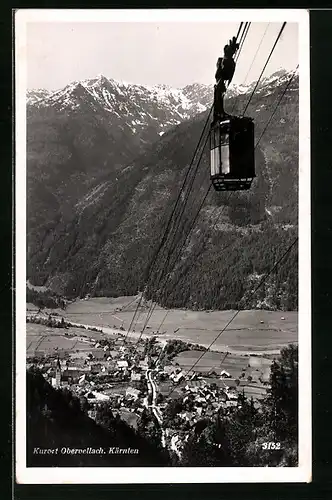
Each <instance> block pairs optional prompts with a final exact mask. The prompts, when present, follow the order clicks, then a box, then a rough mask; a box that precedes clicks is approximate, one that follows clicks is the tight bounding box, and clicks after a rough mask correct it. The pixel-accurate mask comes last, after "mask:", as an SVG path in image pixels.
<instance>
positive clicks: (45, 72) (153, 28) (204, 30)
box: [26, 21, 298, 90]
mask: <svg viewBox="0 0 332 500" xmlns="http://www.w3.org/2000/svg"><path fill="white" fill-rule="evenodd" d="M281 25H282V23H281V22H271V23H267V22H252V23H251V26H250V30H249V32H248V35H247V38H246V42H245V44H244V47H243V50H242V52H241V54H240V56H239V60H238V64H237V68H236V71H235V75H234V79H233V81H234V82H235V83H237V84H244V83H250V82H251V81H253V80H256V79H257V78H258V76H259V74H260V72H261V70H262V68H263V66H264V64H265V61H266V59H267V57H268V55H269V53H270V50H271V48H272V46H273V44H274V41H275V39H276V37H277V35H278V32H279V30H280V28H281ZM238 27H239V23H234V22H226V23H220V22H204V23H203V22H201V23H199V22H187V23H185V22H49V21H42V22H41V21H39V22H28V23H27V30H26V43H27V87H28V89H33V88H35V89H36V88H45V89H48V90H56V89H59V88H62V87H64V86H65V85H67V84H69V83H71V82H73V81H76V80H83V79H87V78H94V77H96V76H97V75H100V74H103V75H104V76H106V77H107V78H113V79H115V80H120V81H125V82H129V83H137V84H144V85H155V84H166V85H169V86H171V87H177V88H180V87H184V86H185V85H188V84H191V83H194V82H198V83H204V84H213V83H214V74H215V69H216V61H217V58H218V57H219V56H221V55H222V53H223V47H224V45H225V44H226V43H227V42H228V40H229V38H231V37H232V36H235V35H236V33H237V30H238ZM260 44H261V45H260ZM259 45H260V48H259V50H258V52H257V49H258V47H259ZM297 64H298V24H297V23H295V22H292V23H287V24H286V27H285V29H284V32H283V34H282V37H281V39H280V41H279V42H278V44H277V46H276V49H275V51H274V52H273V55H272V57H271V60H270V62H269V64H268V67H267V69H266V72H265V73H264V75H266V76H268V75H269V74H272V73H273V72H275V71H276V70H278V69H279V68H285V69H287V70H292V69H295V67H296V66H297Z"/></svg>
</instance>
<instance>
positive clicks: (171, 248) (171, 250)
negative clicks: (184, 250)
mask: <svg viewBox="0 0 332 500" xmlns="http://www.w3.org/2000/svg"><path fill="white" fill-rule="evenodd" d="M209 135H210V133H209V132H208V134H207V136H206V138H205V142H204V144H203V146H202V149H201V152H200V155H199V159H198V161H197V165H196V169H195V172H194V174H193V177H192V179H191V184H190V186H189V189H188V191H187V197H186V200H185V202H184V204H183V206H182V210H181V213H180V216H179V218H178V224H177V227H176V229H175V231H174V233H173V237H172V240H171V242H170V245H169V248H168V252H167V253H166V259H165V263H164V265H163V269H165V268H166V267H167V265H168V263H169V259H170V258H171V256H172V255H173V253H174V251H175V248H176V244H177V243H176V241H175V239H176V236H177V231H178V230H179V227H180V221H181V219H182V217H183V214H184V211H185V208H186V206H187V203H188V199H189V196H190V192H191V190H192V187H193V184H194V182H195V179H196V175H197V172H198V168H199V165H200V162H201V160H202V156H203V153H204V150H205V147H206V144H207V142H208V139H209ZM163 269H162V270H161V274H159V276H158V283H159V282H160V280H161V279H162V274H163Z"/></svg>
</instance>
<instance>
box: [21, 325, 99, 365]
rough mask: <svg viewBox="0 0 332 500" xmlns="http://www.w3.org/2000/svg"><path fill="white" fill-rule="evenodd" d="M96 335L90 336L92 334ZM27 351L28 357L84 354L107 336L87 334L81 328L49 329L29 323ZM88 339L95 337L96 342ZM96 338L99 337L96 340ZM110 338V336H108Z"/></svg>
mask: <svg viewBox="0 0 332 500" xmlns="http://www.w3.org/2000/svg"><path fill="white" fill-rule="evenodd" d="M92 333H93V334H94V335H90V334H92ZM26 335H27V338H26V350H27V356H28V357H31V356H34V355H35V354H36V353H38V355H41V354H42V355H47V356H50V355H54V354H55V353H57V354H60V353H65V352H68V354H72V355H73V354H76V355H77V356H79V354H80V353H81V354H83V353H84V352H90V351H92V350H93V347H94V345H95V340H99V339H100V338H101V337H102V338H105V337H106V334H100V333H99V334H98V332H90V331H89V332H87V331H85V330H82V329H80V328H68V329H66V330H65V329H63V328H49V327H47V326H44V325H38V324H34V323H27V325H26ZM88 337H93V338H94V339H95V340H94V341H92V342H91V341H89V339H88ZM96 337H98V338H97V339H96ZM107 337H108V336H107Z"/></svg>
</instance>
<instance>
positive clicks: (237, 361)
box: [174, 351, 248, 377]
mask: <svg viewBox="0 0 332 500" xmlns="http://www.w3.org/2000/svg"><path fill="white" fill-rule="evenodd" d="M202 354H203V352H202V351H184V352H181V353H180V354H179V355H178V356H176V358H174V363H178V364H179V365H180V366H181V368H182V369H183V370H184V371H187V370H189V369H190V368H191V366H193V364H194V363H196V361H197V360H198V359H199V358H200V357H201V356H202ZM247 366H248V357H246V356H237V355H233V354H228V355H226V353H220V352H206V353H205V354H204V355H203V356H202V358H201V359H200V360H199V361H198V362H197V364H196V365H195V367H194V368H193V372H201V373H202V374H205V373H208V372H210V371H212V370H214V371H216V372H217V373H218V374H220V372H221V371H222V370H226V371H227V372H228V373H229V374H230V375H231V376H232V377H239V376H240V374H241V373H242V371H243V370H244V369H245V368H246V367H247Z"/></svg>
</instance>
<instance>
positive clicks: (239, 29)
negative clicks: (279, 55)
mask: <svg viewBox="0 0 332 500" xmlns="http://www.w3.org/2000/svg"><path fill="white" fill-rule="evenodd" d="M250 24H251V23H245V27H244V31H243V33H242V36H243V35H244V37H243V41H244V39H245V37H246V33H245V30H246V28H247V30H248V29H249V26H250ZM242 26H243V22H241V23H240V25H239V28H238V32H237V35H236V39H237V38H238V37H239V35H240V32H241V29H242ZM244 33H245V34H244ZM241 40H242V37H241ZM212 109H213V107H211V108H210V111H209V115H208V117H207V120H206V122H205V125H204V128H203V131H202V133H201V137H200V139H199V142H198V144H197V146H196V149H195V152H194V155H193V158H192V161H191V165H190V167H191V166H192V164H193V163H194V160H195V157H196V154H197V153H198V150H199V146H200V143H201V141H202V139H203V136H204V133H205V129H206V126H207V124H208V122H209V119H210V115H211V112H212ZM204 147H205V144H204V146H203V150H204ZM199 162H200V159H199V161H198V164H197V168H196V171H195V174H194V176H193V178H192V182H191V186H192V184H193V182H194V180H195V176H196V173H197V170H198V166H199ZM189 173H190V168H189V169H188V171H187V174H186V177H185V179H184V181H183V185H182V188H181V191H183V189H184V186H185V183H186V181H187V179H188V176H189ZM190 190H191V188H189V189H188V191H187V195H186V199H185V202H184V204H183V206H182V212H181V215H180V218H181V216H182V215H183V212H184V209H185V206H186V204H187V201H188V198H189V194H190ZM180 196H181V192H180V194H179V196H178V199H177V201H176V203H175V206H174V209H173V212H172V214H171V218H170V220H169V225H170V222H171V219H172V217H173V215H174V213H175V209H176V206H177V203H178V202H179V200H180ZM178 220H180V219H178ZM169 225H168V226H169ZM168 226H167V227H168ZM178 227H179V224H178ZM178 227H177V228H178ZM176 231H177V229H176V230H175V232H174V234H175V233H176ZM166 233H168V231H167V228H166ZM164 236H165V234H164ZM162 246H163V244H161V245H159V249H160V250H161V247H162ZM158 254H159V251H157V255H156V258H157V256H158ZM155 260H156V259H155ZM154 263H155V262H154ZM154 263H153V264H154ZM153 264H152V265H153ZM151 267H152V266H151Z"/></svg>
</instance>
